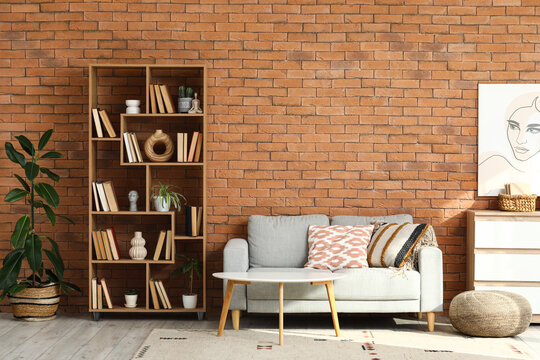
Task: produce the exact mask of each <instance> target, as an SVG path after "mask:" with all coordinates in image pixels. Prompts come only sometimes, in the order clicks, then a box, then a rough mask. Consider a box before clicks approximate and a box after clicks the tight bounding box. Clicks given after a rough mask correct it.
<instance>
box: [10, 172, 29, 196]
mask: <svg viewBox="0 0 540 360" xmlns="http://www.w3.org/2000/svg"><path fill="white" fill-rule="evenodd" d="M13 175H15V177H16V178H17V180H19V182H20V183H21V185H22V186H23V187H24V189H25V190H26V191H28V192H30V185H28V183H27V182H26V180H24V179H23V178H22V177H20V176H19V175H17V174H13Z"/></svg>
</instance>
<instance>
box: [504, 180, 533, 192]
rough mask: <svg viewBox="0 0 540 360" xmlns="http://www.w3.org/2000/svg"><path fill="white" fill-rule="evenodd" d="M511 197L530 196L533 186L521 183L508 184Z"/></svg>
mask: <svg viewBox="0 0 540 360" xmlns="http://www.w3.org/2000/svg"><path fill="white" fill-rule="evenodd" d="M508 194H509V195H530V194H531V185H530V184H529V183H524V182H519V183H510V184H508Z"/></svg>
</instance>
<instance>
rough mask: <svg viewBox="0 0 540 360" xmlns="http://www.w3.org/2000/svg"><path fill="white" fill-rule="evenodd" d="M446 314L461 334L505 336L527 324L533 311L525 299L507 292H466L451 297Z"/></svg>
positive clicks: (514, 333)
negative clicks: (447, 313) (448, 310)
mask: <svg viewBox="0 0 540 360" xmlns="http://www.w3.org/2000/svg"><path fill="white" fill-rule="evenodd" d="M449 315H450V322H451V323H452V325H453V326H454V327H455V328H456V329H458V330H459V331H461V332H462V333H464V334H467V335H471V336H484V337H506V336H515V335H518V334H521V333H522V332H524V331H525V330H526V329H527V327H529V324H530V323H531V319H532V310H531V304H530V303H529V301H528V300H527V299H525V298H524V297H523V296H521V295H518V294H514V293H511V292H508V291H466V292H463V293H461V294H459V295H457V296H456V297H455V298H454V299H452V302H451V303H450V314H449Z"/></svg>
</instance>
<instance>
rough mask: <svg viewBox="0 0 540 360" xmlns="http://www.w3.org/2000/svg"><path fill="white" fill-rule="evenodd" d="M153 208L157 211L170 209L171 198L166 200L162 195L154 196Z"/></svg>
mask: <svg viewBox="0 0 540 360" xmlns="http://www.w3.org/2000/svg"><path fill="white" fill-rule="evenodd" d="M154 208H155V209H156V211H159V212H166V211H169V210H170V209H171V199H169V201H167V200H165V199H163V197H162V196H156V197H154Z"/></svg>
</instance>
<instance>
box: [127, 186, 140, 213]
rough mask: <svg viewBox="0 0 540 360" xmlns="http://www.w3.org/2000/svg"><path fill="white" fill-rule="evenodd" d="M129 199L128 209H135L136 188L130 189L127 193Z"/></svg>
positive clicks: (137, 194)
mask: <svg viewBox="0 0 540 360" xmlns="http://www.w3.org/2000/svg"><path fill="white" fill-rule="evenodd" d="M128 199H129V211H137V200H139V193H138V192H137V191H136V190H131V191H130V192H129V193H128Z"/></svg>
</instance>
